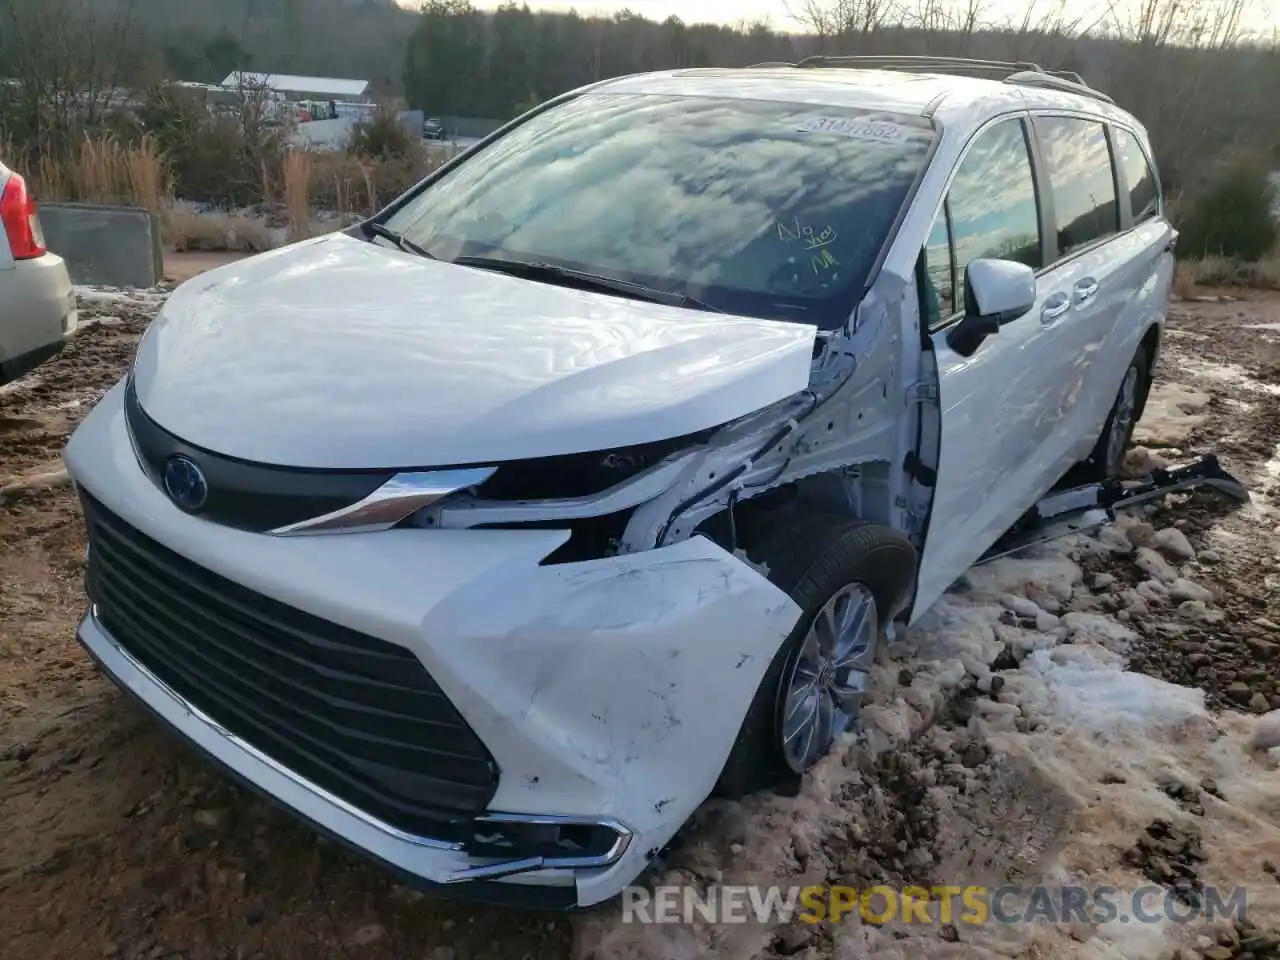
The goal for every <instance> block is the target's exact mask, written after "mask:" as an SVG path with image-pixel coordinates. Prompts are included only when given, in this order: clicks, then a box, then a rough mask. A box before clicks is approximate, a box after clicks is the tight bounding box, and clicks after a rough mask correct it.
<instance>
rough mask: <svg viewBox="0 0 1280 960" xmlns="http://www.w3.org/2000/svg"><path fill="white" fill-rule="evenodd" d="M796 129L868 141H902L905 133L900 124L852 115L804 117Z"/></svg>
mask: <svg viewBox="0 0 1280 960" xmlns="http://www.w3.org/2000/svg"><path fill="white" fill-rule="evenodd" d="M796 129H797V130H798V131H800V132H801V133H829V134H833V135H835V136H837V137H845V138H847V139H849V140H864V141H866V142H868V143H895V144H896V143H902V141H903V140H904V139H905V138H906V135H907V129H906V128H905V127H903V126H902V125H900V124H897V123H890V122H889V121H887V120H859V119H855V118H853V117H806V118H804V119H803V120H801V121H800V125H799V126H797V127H796Z"/></svg>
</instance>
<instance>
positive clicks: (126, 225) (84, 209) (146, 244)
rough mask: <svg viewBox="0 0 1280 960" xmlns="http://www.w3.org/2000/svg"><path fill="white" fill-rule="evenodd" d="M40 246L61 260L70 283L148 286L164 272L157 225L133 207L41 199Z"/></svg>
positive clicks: (155, 282)
mask: <svg viewBox="0 0 1280 960" xmlns="http://www.w3.org/2000/svg"><path fill="white" fill-rule="evenodd" d="M40 226H41V227H43V228H44V240H45V245H46V246H47V247H48V248H49V249H50V250H52V251H53V252H54V253H56V254H57V255H58V256H60V257H62V259H64V260H65V261H67V269H68V271H70V273H71V282H72V283H77V284H85V285H88V286H101V287H154V286H155V285H156V284H157V283H159V282H160V280H161V278H162V277H163V276H164V249H163V248H162V247H161V244H160V223H159V221H158V220H157V219H156V218H155V217H154V216H152V215H151V214H150V213H148V212H147V211H146V210H142V209H139V208H137V207H105V206H98V205H97V204H91V203H42V204H40Z"/></svg>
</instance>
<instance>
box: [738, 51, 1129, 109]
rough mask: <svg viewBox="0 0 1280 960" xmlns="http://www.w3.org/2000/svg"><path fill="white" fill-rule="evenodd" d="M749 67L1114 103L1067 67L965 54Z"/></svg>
mask: <svg viewBox="0 0 1280 960" xmlns="http://www.w3.org/2000/svg"><path fill="white" fill-rule="evenodd" d="M752 66H753V67H783V66H787V67H846V68H849V69H855V70H856V69H862V70H902V71H905V72H915V73H949V74H956V75H959V76H976V77H993V78H994V79H998V80H1002V81H1004V82H1005V83H1015V84H1020V85H1023V86H1028V87H1047V88H1049V89H1052V90H1062V91H1064V92H1066V93H1076V94H1080V95H1081V96H1086V97H1092V98H1094V99H1095V100H1102V101H1104V102H1106V103H1114V102H1115V101H1113V100H1112V99H1111V98H1110V97H1108V96H1107V95H1106V94H1105V93H1102V92H1100V91H1098V90H1095V89H1094V88H1093V87H1091V86H1089V84H1087V83H1086V82H1085V80H1084V78H1083V77H1081V76H1080V74H1078V73H1075V72H1073V71H1071V70H1046V69H1045V68H1044V67H1042V66H1040V65H1039V64H1038V63H1031V62H1029V61H1009V60H975V59H972V58H969V57H933V56H899V55H896V54H868V55H862V56H847V57H828V56H813V57H805V58H804V59H803V60H800V61H798V62H796V63H787V62H779V61H770V62H768V63H756V64H752Z"/></svg>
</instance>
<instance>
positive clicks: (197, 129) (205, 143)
mask: <svg viewBox="0 0 1280 960" xmlns="http://www.w3.org/2000/svg"><path fill="white" fill-rule="evenodd" d="M139 120H140V122H141V124H142V126H143V128H144V129H145V130H147V132H148V133H149V134H151V135H152V136H154V137H155V140H156V143H157V144H158V145H159V147H160V149H161V150H162V151H163V152H164V154H165V156H166V157H167V158H168V161H169V165H170V168H171V169H172V171H173V178H174V186H175V189H176V191H177V193H178V196H180V197H182V198H183V199H186V200H193V201H198V202H201V203H210V204H213V205H215V206H219V207H231V208H235V207H243V206H248V205H250V204H254V203H259V202H262V201H263V200H269V199H271V198H270V197H268V196H267V194H268V193H269V192H271V191H272V189H273V186H274V185H275V184H278V183H280V182H281V181H282V180H283V165H284V153H285V131H284V130H283V129H282V128H280V127H278V126H272V125H270V124H269V123H267V121H266V118H265V111H264V102H263V99H262V98H261V97H259V96H257V95H256V94H255V93H254V91H246V92H245V94H244V96H243V98H242V100H241V101H240V102H239V103H238V104H236V105H235V106H234V107H231V108H230V109H227V110H224V111H221V112H218V113H214V112H211V111H210V110H209V108H208V107H207V106H206V105H205V103H204V102H203V101H202V100H201V99H200V98H199V97H198V96H195V95H192V94H191V93H190V92H189V91H186V90H183V89H182V88H180V87H173V86H168V85H165V86H161V87H158V88H156V89H155V90H153V91H151V93H150V94H149V95H148V96H147V98H146V100H145V102H144V103H143V105H142V107H141V108H140V110H139Z"/></svg>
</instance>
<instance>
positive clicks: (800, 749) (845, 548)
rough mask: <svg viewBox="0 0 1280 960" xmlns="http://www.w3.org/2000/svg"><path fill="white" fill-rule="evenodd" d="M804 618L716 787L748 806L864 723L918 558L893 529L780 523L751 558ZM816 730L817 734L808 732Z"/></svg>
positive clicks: (807, 519)
mask: <svg viewBox="0 0 1280 960" xmlns="http://www.w3.org/2000/svg"><path fill="white" fill-rule="evenodd" d="M748 555H749V556H750V558H751V560H752V561H753V562H758V563H763V564H766V565H767V566H768V571H769V579H770V581H772V582H773V583H774V585H776V586H777V587H779V588H780V589H782V590H784V591H785V592H786V593H787V594H788V595H789V596H790V597H791V599H792V600H794V601H795V602H796V604H797V606H799V607H800V609H801V611H802V613H801V616H800V618H799V620H797V622H796V625H795V628H794V629H793V630H792V631H791V634H790V636H788V637H787V639H786V641H784V642H783V644H782V645H781V647H779V649H778V652H777V654H776V655H775V656H774V658H773V660H772V661H771V662H770V664H769V668H768V669H767V670H766V671H765V675H764V678H763V679H762V680H761V681H760V686H759V688H758V689H757V691H756V695H755V697H754V699H753V700H752V701H751V706H750V707H749V708H748V710H747V713H746V716H745V717H744V718H743V721H742V727H741V729H740V730H739V732H738V737H737V740H736V741H735V742H734V745H733V748H732V749H731V750H730V752H729V758H728V760H727V761H726V762H725V766H724V770H723V771H722V772H721V774H720V779H719V781H718V783H717V784H716V790H715V793H716V794H717V795H718V796H722V797H729V798H732V799H738V798H740V797H742V796H744V795H746V794H748V793H751V792H753V791H755V790H759V789H761V788H763V787H767V786H773V785H775V784H778V783H780V782H783V781H786V780H788V779H794V778H796V777H799V776H801V775H803V773H804V772H805V771H806V770H808V769H810V768H811V767H812V766H813V765H814V764H816V763H817V762H818V760H820V759H821V758H822V757H823V756H825V755H826V754H827V753H828V752H829V751H830V749H831V747H832V746H833V745H834V744H835V743H836V741H837V740H838V738H839V736H840V735H841V734H842V733H844V732H845V731H846V730H847V729H849V727H850V726H851V725H852V724H853V722H854V721H855V720H856V719H857V715H858V711H859V708H860V707H861V704H862V700H863V698H864V696H865V693H866V692H867V690H868V689H869V687H870V670H871V665H872V663H873V662H874V659H875V654H876V650H877V648H878V645H879V640H880V638H881V636H882V634H883V630H884V624H885V622H886V618H887V617H892V616H894V615H896V614H897V613H898V612H899V610H900V608H901V607H902V605H903V604H904V602H905V601H906V599H907V598H908V597H909V595H910V591H911V588H912V586H913V584H914V582H915V574H916V551H915V547H914V546H912V544H911V541H910V540H908V539H907V538H906V537H905V536H903V535H902V534H900V533H898V532H897V531H896V530H892V529H890V528H888V527H882V526H879V525H876V524H872V523H868V522H866V521H863V520H855V519H850V518H849V517H846V516H840V515H832V514H806V515H804V516H801V517H797V518H794V519H789V520H786V521H780V523H779V526H778V528H777V529H776V530H775V531H774V532H773V533H772V534H771V535H770V536H768V537H767V538H765V540H764V541H762V542H761V543H760V545H759V546H758V547H756V548H754V549H751V550H748ZM806 724H807V725H806Z"/></svg>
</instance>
